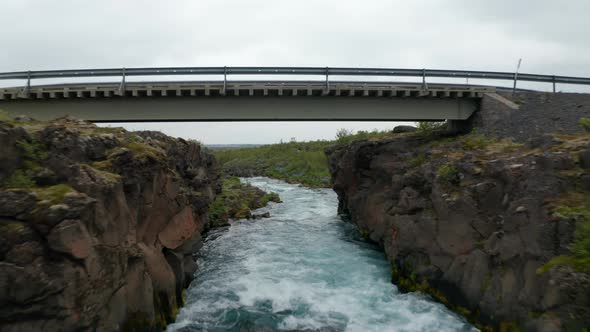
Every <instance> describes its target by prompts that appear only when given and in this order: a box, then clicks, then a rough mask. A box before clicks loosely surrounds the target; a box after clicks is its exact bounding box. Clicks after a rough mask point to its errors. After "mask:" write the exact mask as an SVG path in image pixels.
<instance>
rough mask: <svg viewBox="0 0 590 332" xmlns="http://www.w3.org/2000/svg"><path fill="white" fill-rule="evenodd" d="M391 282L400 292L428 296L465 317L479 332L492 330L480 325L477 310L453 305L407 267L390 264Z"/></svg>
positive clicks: (488, 326) (489, 327)
mask: <svg viewBox="0 0 590 332" xmlns="http://www.w3.org/2000/svg"><path fill="white" fill-rule="evenodd" d="M391 282H392V283H394V284H395V285H397V287H398V288H399V290H400V291H402V292H422V293H425V294H428V295H430V296H431V297H433V298H434V299H435V300H436V301H438V302H440V303H442V304H444V305H445V306H446V307H447V308H449V309H450V310H452V311H454V312H456V313H458V314H460V315H462V316H463V317H465V318H466V319H467V320H468V321H469V322H471V323H472V324H473V325H475V326H476V327H477V328H478V329H480V330H481V331H486V332H487V331H490V332H491V331H493V330H494V329H493V327H492V326H490V325H485V324H482V323H481V322H480V321H479V316H480V312H479V310H478V309H476V310H473V309H469V308H465V307H462V306H458V305H454V304H453V303H451V302H450V301H449V299H448V298H447V296H445V294H443V293H442V292H441V291H439V290H438V289H436V288H435V287H432V286H431V285H430V284H429V282H428V280H426V279H421V278H420V277H419V276H418V275H417V274H416V273H415V272H414V271H412V269H411V268H410V266H408V265H405V266H402V267H400V266H398V265H397V264H392V267H391Z"/></svg>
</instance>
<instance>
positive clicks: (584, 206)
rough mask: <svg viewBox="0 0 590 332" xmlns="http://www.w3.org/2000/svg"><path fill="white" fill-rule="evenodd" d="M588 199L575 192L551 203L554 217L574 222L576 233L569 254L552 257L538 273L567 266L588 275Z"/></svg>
mask: <svg viewBox="0 0 590 332" xmlns="http://www.w3.org/2000/svg"><path fill="white" fill-rule="evenodd" d="M588 197H589V193H588V192H575V193H568V194H566V195H564V196H562V197H559V198H558V199H556V200H554V201H553V202H552V203H553V204H552V205H553V208H552V211H553V213H554V215H555V216H556V217H558V218H559V219H573V220H576V231H575V233H574V241H573V243H572V244H571V246H570V251H571V254H569V255H562V256H557V257H554V258H553V259H551V260H550V261H549V262H548V263H547V264H545V265H544V266H542V267H541V268H539V270H538V272H539V273H544V272H546V271H548V270H549V269H551V268H552V267H554V266H558V265H569V266H571V267H572V268H574V269H575V270H577V271H579V272H585V273H590V199H588ZM557 222H559V221H557Z"/></svg>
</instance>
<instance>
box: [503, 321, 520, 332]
mask: <svg viewBox="0 0 590 332" xmlns="http://www.w3.org/2000/svg"><path fill="white" fill-rule="evenodd" d="M498 331H499V332H520V331H522V330H521V329H520V327H519V326H518V324H516V322H512V321H503V322H500V324H499V328H498Z"/></svg>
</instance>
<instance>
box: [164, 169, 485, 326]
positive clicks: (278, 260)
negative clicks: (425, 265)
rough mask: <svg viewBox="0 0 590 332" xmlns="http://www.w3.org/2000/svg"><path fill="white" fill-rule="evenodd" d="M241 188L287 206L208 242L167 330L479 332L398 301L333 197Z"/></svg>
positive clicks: (265, 182) (369, 247) (425, 303)
mask: <svg viewBox="0 0 590 332" xmlns="http://www.w3.org/2000/svg"><path fill="white" fill-rule="evenodd" d="M243 181H246V182H249V183H251V184H252V185H255V186H257V187H260V188H262V189H264V190H267V191H275V192H277V193H279V195H280V196H281V199H282V200H283V203H279V204H276V203H271V205H269V206H267V207H265V208H263V209H260V210H259V211H257V213H258V212H265V211H269V212H270V214H271V218H268V219H259V220H255V221H248V220H241V221H234V222H233V223H232V225H231V226H230V227H228V228H225V229H218V230H214V231H212V232H210V233H209V234H208V236H207V239H206V241H205V244H204V246H203V248H202V249H201V250H200V253H199V258H198V265H199V270H198V272H197V274H196V278H195V280H194V281H193V282H192V284H191V286H190V287H189V288H188V290H187V304H186V306H185V307H183V308H182V309H181V311H180V313H179V315H178V317H177V320H176V322H175V323H174V324H171V325H170V326H168V329H167V331H183V332H184V331H293V330H295V331H361V332H364V331H477V330H476V329H475V328H474V327H472V326H471V325H470V324H469V323H467V322H466V321H465V320H464V319H463V318H461V317H459V316H458V315H456V314H454V313H452V312H450V311H449V310H447V309H446V308H445V307H444V306H443V305H441V304H438V303H435V302H433V301H432V300H430V299H429V298H428V297H427V296H425V295H423V294H418V293H409V294H401V293H399V292H398V290H397V288H396V286H395V285H393V284H392V283H391V282H390V266H389V264H388V262H387V261H386V259H385V256H384V254H383V253H382V252H381V251H380V250H379V248H377V247H376V246H374V245H373V244H369V243H367V242H365V241H364V240H363V239H362V238H361V237H360V235H359V234H358V232H357V231H356V229H355V228H354V226H353V225H350V224H347V223H344V222H342V221H341V220H340V218H339V217H338V216H337V215H336V210H337V205H338V200H337V197H336V194H335V193H334V192H333V191H332V190H329V189H308V188H303V187H300V186H297V185H292V184H287V183H284V182H281V181H277V180H272V179H267V178H247V179H243Z"/></svg>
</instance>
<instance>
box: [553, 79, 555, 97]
mask: <svg viewBox="0 0 590 332" xmlns="http://www.w3.org/2000/svg"><path fill="white" fill-rule="evenodd" d="M553 93H555V75H553Z"/></svg>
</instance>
